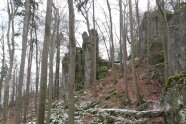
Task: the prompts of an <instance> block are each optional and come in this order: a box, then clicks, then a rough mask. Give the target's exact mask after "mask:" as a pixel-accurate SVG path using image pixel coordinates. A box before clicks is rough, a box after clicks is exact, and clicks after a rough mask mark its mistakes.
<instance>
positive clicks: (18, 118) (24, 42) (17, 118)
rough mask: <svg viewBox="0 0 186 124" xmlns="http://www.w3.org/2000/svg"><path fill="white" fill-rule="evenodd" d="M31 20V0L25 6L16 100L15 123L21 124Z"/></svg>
mask: <svg viewBox="0 0 186 124" xmlns="http://www.w3.org/2000/svg"><path fill="white" fill-rule="evenodd" d="M29 19H30V0H26V6H25V17H24V22H23V23H24V24H23V36H22V53H21V65H20V70H19V71H20V72H19V84H18V90H17V91H18V94H17V98H16V111H15V112H16V113H15V115H16V116H15V123H16V124H21V110H22V86H23V79H24V69H25V58H26V49H27V40H28V38H27V37H28V29H29Z"/></svg>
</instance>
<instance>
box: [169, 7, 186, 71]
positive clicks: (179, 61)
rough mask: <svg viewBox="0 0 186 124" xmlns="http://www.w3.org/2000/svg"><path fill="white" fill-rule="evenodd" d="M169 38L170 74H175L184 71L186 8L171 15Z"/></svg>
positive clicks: (185, 56)
mask: <svg viewBox="0 0 186 124" xmlns="http://www.w3.org/2000/svg"><path fill="white" fill-rule="evenodd" d="M184 4H185V3H184ZM180 6H182V5H180ZM170 37H171V39H170V51H169V52H170V60H171V61H170V65H171V72H172V74H176V73H179V72H182V71H184V70H185V69H186V6H185V7H179V9H177V10H176V11H175V13H174V14H173V17H172V19H171V23H170Z"/></svg>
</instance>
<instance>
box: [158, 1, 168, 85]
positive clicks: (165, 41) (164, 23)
mask: <svg viewBox="0 0 186 124" xmlns="http://www.w3.org/2000/svg"><path fill="white" fill-rule="evenodd" d="M163 1H164V0H163ZM156 4H157V5H158V9H159V12H160V15H161V18H160V19H161V22H162V27H163V50H164V65H165V67H164V76H165V82H167V80H168V77H169V76H170V69H169V64H170V59H169V58H170V55H169V50H170V46H169V45H170V43H169V41H170V33H169V26H168V21H167V16H166V13H165V10H164V6H162V5H161V3H160V0H156Z"/></svg>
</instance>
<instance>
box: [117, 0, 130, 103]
mask: <svg viewBox="0 0 186 124" xmlns="http://www.w3.org/2000/svg"><path fill="white" fill-rule="evenodd" d="M119 7H120V32H121V42H122V49H123V54H122V55H123V57H122V58H123V69H124V70H123V78H124V85H125V95H124V100H125V102H126V103H127V102H128V101H129V96H128V82H127V64H126V61H127V46H126V40H125V39H126V37H125V36H126V35H125V34H124V33H126V32H124V29H125V28H124V26H123V9H122V0H119ZM124 14H125V13H124Z"/></svg>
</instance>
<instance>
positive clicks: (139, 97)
mask: <svg viewBox="0 0 186 124" xmlns="http://www.w3.org/2000/svg"><path fill="white" fill-rule="evenodd" d="M129 15H130V36H131V56H132V77H133V83H134V90H135V95H136V98H137V102H138V104H141V103H142V99H141V96H140V93H139V88H138V81H137V77H136V68H135V46H134V33H133V31H134V30H133V14H132V3H131V0H129Z"/></svg>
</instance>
